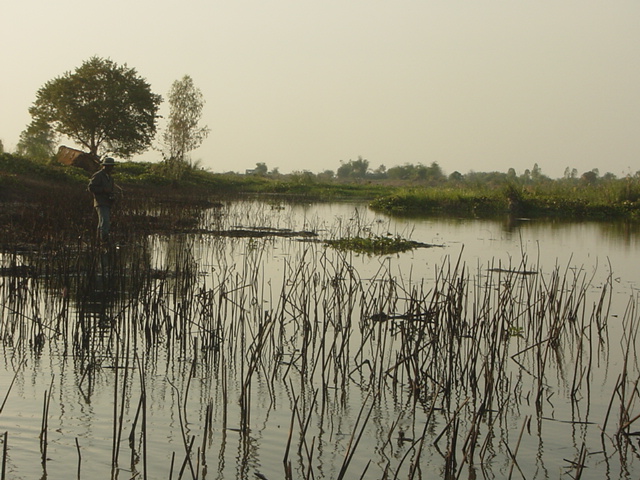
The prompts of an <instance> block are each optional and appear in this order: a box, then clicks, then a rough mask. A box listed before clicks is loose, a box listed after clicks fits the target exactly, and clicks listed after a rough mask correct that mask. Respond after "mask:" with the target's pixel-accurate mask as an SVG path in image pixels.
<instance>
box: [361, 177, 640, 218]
mask: <svg viewBox="0 0 640 480" xmlns="http://www.w3.org/2000/svg"><path fill="white" fill-rule="evenodd" d="M625 183H627V182H626V181H625V180H619V181H616V182H610V183H608V184H605V185H590V186H584V185H572V184H569V183H563V182H561V181H555V182H548V183H545V184H542V185H537V186H517V185H505V186H502V187H498V188H482V187H480V188H473V189H469V188H464V187H459V188H448V187H443V188H409V189H399V190H398V191H396V192H394V193H392V194H389V195H384V196H381V197H379V198H377V199H375V200H374V201H372V202H371V207H372V208H373V209H375V210H378V211H382V212H386V213H389V214H396V215H427V216H428V215H456V216H465V217H466V216H469V217H492V216H496V215H505V214H508V215H515V216H520V217H529V218H540V217H559V218H582V219H594V220H597V219H610V218H619V219H633V220H638V219H640V201H639V200H638V196H637V195H636V194H635V191H636V190H637V188H638V186H637V185H636V184H635V182H634V185H632V186H629V188H625V187H626V186H627V185H625Z"/></svg>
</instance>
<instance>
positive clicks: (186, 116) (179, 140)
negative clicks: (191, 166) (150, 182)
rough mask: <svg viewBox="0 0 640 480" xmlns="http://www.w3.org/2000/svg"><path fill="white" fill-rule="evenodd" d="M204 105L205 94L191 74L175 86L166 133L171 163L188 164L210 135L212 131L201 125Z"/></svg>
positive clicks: (166, 144)
mask: <svg viewBox="0 0 640 480" xmlns="http://www.w3.org/2000/svg"><path fill="white" fill-rule="evenodd" d="M204 103H205V102H204V96H203V95H202V92H201V91H200V89H198V88H197V87H196V86H195V85H194V83H193V80H192V78H191V77H190V76H189V75H185V76H184V77H182V79H181V80H176V81H175V82H173V84H172V85H171V91H170V92H169V109H170V110H169V121H168V125H167V129H166V131H165V132H164V134H163V140H164V145H165V154H164V156H165V159H166V160H167V161H170V162H179V163H186V162H188V160H189V157H188V155H189V152H191V151H192V150H195V149H196V148H198V147H199V146H200V144H202V142H203V141H204V139H205V138H207V135H209V128H207V126H203V127H201V126H200V125H199V122H200V117H201V116H202V109H203V107H204Z"/></svg>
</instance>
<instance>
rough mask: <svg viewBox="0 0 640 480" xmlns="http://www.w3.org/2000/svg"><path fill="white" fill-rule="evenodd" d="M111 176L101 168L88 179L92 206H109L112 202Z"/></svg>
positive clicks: (112, 184)
mask: <svg viewBox="0 0 640 480" xmlns="http://www.w3.org/2000/svg"><path fill="white" fill-rule="evenodd" d="M114 186H115V185H114V183H113V178H112V177H111V175H109V174H108V173H107V171H106V170H105V169H104V168H103V169H102V170H98V171H97V172H96V173H94V174H93V176H92V177H91V180H89V191H90V192H91V193H93V206H94V207H110V206H111V205H112V204H113V200H114V195H113V189H114Z"/></svg>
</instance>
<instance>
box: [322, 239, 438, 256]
mask: <svg viewBox="0 0 640 480" xmlns="http://www.w3.org/2000/svg"><path fill="white" fill-rule="evenodd" d="M326 243H327V244H328V245H329V246H330V247H333V248H336V249H338V250H345V251H352V252H356V253H365V254H367V255H389V254H393V253H402V252H407V251H409V250H414V249H416V248H430V247H435V246H437V245H429V244H426V243H421V242H415V241H413V240H407V239H405V238H402V237H400V236H398V235H397V236H382V235H371V236H368V237H347V238H339V239H335V240H327V241H326Z"/></svg>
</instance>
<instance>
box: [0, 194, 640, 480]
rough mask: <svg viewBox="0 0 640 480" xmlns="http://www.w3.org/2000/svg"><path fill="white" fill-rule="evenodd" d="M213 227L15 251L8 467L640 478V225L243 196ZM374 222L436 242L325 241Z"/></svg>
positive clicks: (54, 471)
mask: <svg viewBox="0 0 640 480" xmlns="http://www.w3.org/2000/svg"><path fill="white" fill-rule="evenodd" d="M221 225H223V227H224V229H227V230H231V229H235V230H239V229H242V231H243V232H245V235H240V234H235V235H219V234H216V235H213V234H212V233H211V232H213V231H214V230H215V231H216V232H217V233H219V230H220V228H221ZM115 228H117V225H116V227H115ZM202 228H203V230H202V231H199V232H194V233H179V234H178V233H177V234H174V235H151V236H148V237H145V238H138V239H136V240H135V241H131V242H130V243H127V244H124V245H121V246H119V247H118V248H116V249H113V250H111V251H108V252H106V253H105V252H98V251H90V250H91V249H89V248H84V247H82V246H74V247H73V248H71V247H70V248H69V250H68V251H65V252H63V253H61V252H57V253H56V252H53V253H52V252H49V253H48V254H47V255H42V254H40V253H33V252H9V253H5V254H3V255H2V257H0V260H1V262H2V264H1V265H0V267H2V268H3V270H2V273H3V274H2V277H0V315H1V319H2V321H1V323H0V334H1V338H2V343H1V344H0V402H2V403H1V405H2V406H1V408H0V440H1V441H2V445H3V449H4V454H3V478H5V476H6V478H10V479H34V478H48V479H69V478H93V479H95V478H101V479H102V478H120V479H129V478H148V479H165V478H189V479H191V478H200V479H254V478H261V479H264V478H266V479H269V480H276V479H283V478H294V479H301V478H315V479H338V478H345V479H346V478H348V479H358V478H363V479H383V478H388V479H391V478H415V479H427V478H445V477H447V476H448V477H449V478H510V477H511V478H527V479H546V478H551V479H556V478H598V479H603V478H607V479H619V478H629V479H635V478H638V477H640V458H639V456H640V444H639V442H638V439H639V438H640V437H639V436H638V433H637V432H638V431H639V430H640V420H638V421H636V418H637V417H638V416H639V415H640V392H639V390H638V381H639V380H640V371H639V365H638V358H637V356H636V354H637V352H636V343H637V330H638V324H639V321H640V320H639V318H638V312H637V301H638V288H639V287H640V256H639V255H638V249H639V247H640V236H639V233H640V228H639V227H638V225H635V224H627V223H616V222H598V223H594V222H568V221H542V220H526V219H511V220H507V219H504V220H499V221H494V220H477V219H473V220H472V219H451V218H437V219H434V218H430V219H416V218H411V219H406V218H390V217H387V216H384V215H380V214H376V213H373V212H371V211H369V210H368V209H367V207H366V206H365V205H357V204H345V203H329V204H305V205H290V204H268V203H262V202H234V203H230V204H228V205H225V206H223V207H221V208H216V209H214V210H211V211H209V212H208V213H207V214H206V215H204V216H203V218H202ZM252 229H256V232H258V231H259V232H260V235H257V234H256V235H246V232H248V231H251V230H252ZM268 229H272V233H273V235H270V234H269V232H268ZM287 231H290V234H284V233H286V232H287ZM309 232H312V233H313V235H310V234H309ZM370 234H371V235H377V236H387V237H391V238H393V237H395V236H398V235H399V236H401V237H403V238H407V239H411V240H414V241H417V242H421V243H423V244H428V245H431V246H430V247H428V248H427V247H421V248H417V249H414V250H411V251H408V252H404V253H399V254H393V255H383V256H377V255H365V254H356V253H352V252H342V251H338V250H335V249H333V248H331V247H328V246H327V245H326V244H324V243H323V240H326V239H329V238H337V237H344V236H350V235H351V236H353V235H359V236H367V235H370ZM57 262H62V263H64V265H66V266H65V267H61V266H60V265H59V264H58V263H57ZM42 264H44V265H45V266H44V267H43V266H42ZM46 265H49V268H46ZM56 265H57V266H56ZM34 272H35V273H34ZM5 432H6V433H5Z"/></svg>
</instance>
